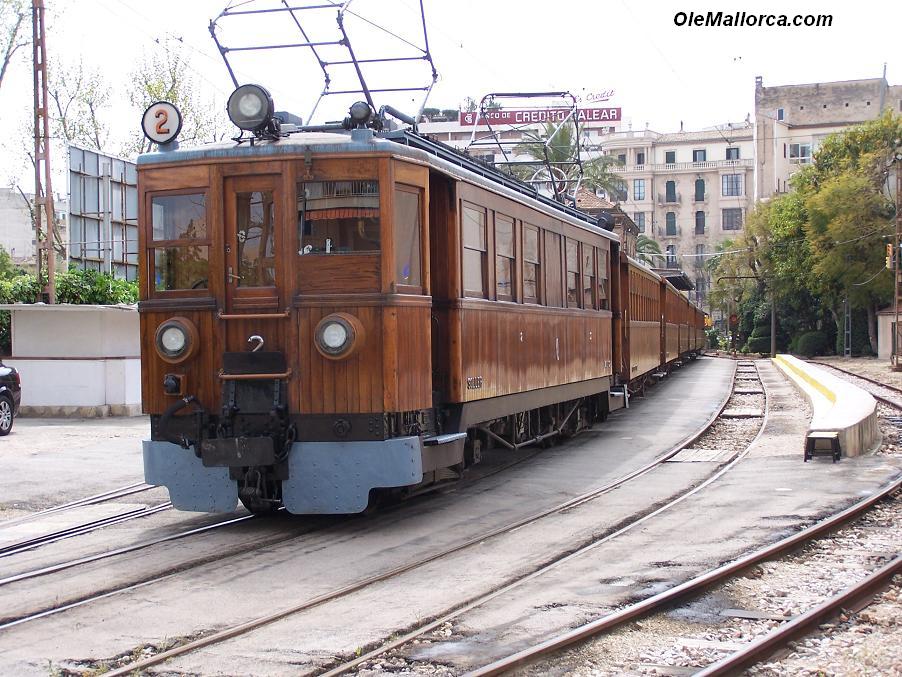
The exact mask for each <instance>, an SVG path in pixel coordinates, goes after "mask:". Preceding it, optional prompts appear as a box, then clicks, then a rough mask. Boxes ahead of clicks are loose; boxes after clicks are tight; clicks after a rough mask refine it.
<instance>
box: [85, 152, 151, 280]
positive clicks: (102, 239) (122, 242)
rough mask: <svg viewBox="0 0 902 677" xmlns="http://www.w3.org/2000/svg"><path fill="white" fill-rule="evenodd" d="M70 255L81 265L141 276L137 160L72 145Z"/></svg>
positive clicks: (124, 275)
mask: <svg viewBox="0 0 902 677" xmlns="http://www.w3.org/2000/svg"><path fill="white" fill-rule="evenodd" d="M69 259H70V261H71V263H73V264H75V265H76V266H78V267H79V268H82V269H94V270H99V271H102V272H108V273H111V274H113V275H115V276H116V277H119V278H124V279H127V280H136V279H137V278H138V174H137V170H136V167H135V165H134V163H132V162H128V161H127V160H122V159H121V158H117V157H113V156H111V155H106V154H104V153H98V152H97V151H92V150H86V149H83V148H78V147H77V146H69Z"/></svg>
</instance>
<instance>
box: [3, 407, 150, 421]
mask: <svg viewBox="0 0 902 677" xmlns="http://www.w3.org/2000/svg"><path fill="white" fill-rule="evenodd" d="M141 414H142V412H141V405H140V404H100V405H96V406H93V407H73V406H22V407H19V416H20V417H22V418H107V417H109V416H141Z"/></svg>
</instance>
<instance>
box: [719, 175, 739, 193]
mask: <svg viewBox="0 0 902 677" xmlns="http://www.w3.org/2000/svg"><path fill="white" fill-rule="evenodd" d="M720 180H721V195H725V196H727V197H735V196H737V195H742V174H724V175H723V176H722V177H720Z"/></svg>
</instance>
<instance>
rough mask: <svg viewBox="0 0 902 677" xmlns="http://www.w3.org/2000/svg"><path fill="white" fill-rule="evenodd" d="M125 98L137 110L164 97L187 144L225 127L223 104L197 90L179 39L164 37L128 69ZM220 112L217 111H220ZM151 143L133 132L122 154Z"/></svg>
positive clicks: (213, 137) (212, 137) (211, 137)
mask: <svg viewBox="0 0 902 677" xmlns="http://www.w3.org/2000/svg"><path fill="white" fill-rule="evenodd" d="M131 77H132V86H131V88H130V89H129V91H128V98H129V102H130V103H131V104H132V106H134V107H135V109H136V110H137V112H138V114H139V115H140V114H141V113H143V112H144V111H145V110H146V109H147V107H148V106H149V105H150V104H152V103H154V102H155V101H168V102H169V103H172V104H174V105H175V106H176V107H177V108H178V109H179V111H180V112H181V114H182V131H181V134H180V135H179V141H180V142H182V143H184V144H187V145H192V144H200V143H208V142H211V141H219V140H221V139H223V138H224V137H225V135H226V132H227V131H228V127H227V126H226V123H225V117H224V111H225V108H224V107H219V106H215V105H211V102H210V101H207V100H204V99H203V98H202V97H201V96H200V95H198V94H197V91H198V90H197V88H196V86H195V85H196V83H195V80H194V78H193V77H192V75H191V73H190V64H189V63H188V61H187V59H186V58H185V57H184V55H183V53H182V47H181V44H180V42H179V41H176V40H166V41H165V42H163V43H161V44H160V48H159V49H157V50H156V51H154V52H153V53H152V54H150V55H149V56H148V55H145V56H144V58H143V59H142V61H141V62H140V63H139V64H138V66H137V68H136V69H135V71H134V72H133V73H132V76H131ZM220 109H221V112H218V111H220ZM150 148H151V143H150V141H148V140H147V139H146V138H145V137H144V135H143V134H142V133H140V131H139V132H137V133H136V134H135V136H133V137H132V139H131V140H130V141H129V142H128V143H127V144H126V146H125V148H124V149H123V150H124V152H123V154H124V155H126V156H127V157H134V156H136V155H139V154H141V153H144V152H147V151H149V150H150Z"/></svg>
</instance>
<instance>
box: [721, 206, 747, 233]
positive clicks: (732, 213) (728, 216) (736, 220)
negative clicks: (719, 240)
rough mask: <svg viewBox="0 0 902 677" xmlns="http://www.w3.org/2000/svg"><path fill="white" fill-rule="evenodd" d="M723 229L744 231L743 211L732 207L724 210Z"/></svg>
mask: <svg viewBox="0 0 902 677" xmlns="http://www.w3.org/2000/svg"><path fill="white" fill-rule="evenodd" d="M721 227H722V228H723V229H724V230H741V229H742V209H741V208H738V207H731V208H730V209H724V210H722V217H721Z"/></svg>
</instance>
